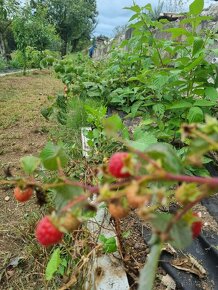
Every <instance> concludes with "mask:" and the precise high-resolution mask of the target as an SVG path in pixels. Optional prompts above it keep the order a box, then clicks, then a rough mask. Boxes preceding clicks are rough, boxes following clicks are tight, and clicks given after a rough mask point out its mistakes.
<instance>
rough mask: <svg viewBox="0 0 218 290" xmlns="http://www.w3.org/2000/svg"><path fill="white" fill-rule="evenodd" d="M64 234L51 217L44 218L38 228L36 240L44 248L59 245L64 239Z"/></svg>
mask: <svg viewBox="0 0 218 290" xmlns="http://www.w3.org/2000/svg"><path fill="white" fill-rule="evenodd" d="M63 235H64V234H63V233H62V232H60V231H59V230H58V229H57V228H56V227H55V226H54V225H53V224H52V222H51V220H50V217H49V216H45V217H44V218H42V219H41V220H40V221H39V223H38V224H37V227H36V238H37V240H38V242H39V243H40V244H41V245H43V246H50V245H54V244H57V243H59V242H60V241H61V239H62V238H63Z"/></svg>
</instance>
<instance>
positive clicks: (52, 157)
mask: <svg viewBox="0 0 218 290" xmlns="http://www.w3.org/2000/svg"><path fill="white" fill-rule="evenodd" d="M40 158H41V161H42V163H43V165H44V167H45V168H46V169H48V170H57V169H58V160H59V161H60V165H61V166H62V167H64V166H66V165H67V162H68V157H67V155H66V153H65V151H64V149H63V148H62V147H60V146H56V145H54V144H53V143H51V142H48V143H47V144H46V146H45V147H44V149H43V150H42V152H41V154H40Z"/></svg>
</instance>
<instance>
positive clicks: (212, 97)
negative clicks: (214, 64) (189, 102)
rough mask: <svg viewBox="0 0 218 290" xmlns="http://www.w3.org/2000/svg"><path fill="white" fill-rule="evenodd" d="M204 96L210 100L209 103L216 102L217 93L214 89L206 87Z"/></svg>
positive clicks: (217, 98)
mask: <svg viewBox="0 0 218 290" xmlns="http://www.w3.org/2000/svg"><path fill="white" fill-rule="evenodd" d="M205 96H206V97H207V98H208V99H209V100H210V101H216V100H218V92H217V90H216V89H215V88H214V87H208V88H206V89H205Z"/></svg>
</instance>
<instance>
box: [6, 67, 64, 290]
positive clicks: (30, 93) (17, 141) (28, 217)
mask: <svg viewBox="0 0 218 290" xmlns="http://www.w3.org/2000/svg"><path fill="white" fill-rule="evenodd" d="M62 91H63V85H62V83H61V82H60V81H59V80H57V79H56V78H55V77H54V76H53V75H52V74H51V73H50V72H48V71H43V72H38V73H37V72H34V73H31V74H29V75H28V76H25V77H24V76H22V75H10V76H5V77H0V108H1V114H0V148H1V149H0V169H3V168H7V166H8V165H9V166H10V169H11V171H12V173H13V174H14V175H15V176H17V175H18V174H19V173H20V169H19V168H20V165H19V159H20V157H22V156H24V155H26V154H28V155H30V154H33V155H36V154H38V152H39V151H40V149H41V148H42V147H43V146H44V144H45V143H46V142H47V138H48V131H49V129H50V127H51V126H55V125H52V123H50V122H49V123H48V122H47V121H46V120H45V119H44V118H43V117H42V116H41V114H40V110H41V108H42V107H43V106H47V105H49V101H48V97H49V96H54V95H55V94H56V93H58V92H62ZM0 171H1V172H0V176H3V170H0ZM0 178H1V177H0ZM12 192H13V189H12V188H8V187H1V188H0V206H1V211H0V260H1V267H0V285H4V288H1V286H0V289H13V290H18V289H28V290H31V289H56V286H55V284H54V283H53V282H51V283H49V284H48V283H47V282H46V281H45V279H44V271H45V267H46V264H47V261H48V259H49V255H50V254H49V253H50V250H45V249H43V248H42V247H40V246H39V245H38V244H37V243H36V240H35V237H34V229H35V224H36V222H37V221H38V220H39V219H40V217H41V216H42V215H43V210H42V209H39V206H38V205H36V204H35V200H34V199H33V200H32V201H30V202H27V204H24V205H23V204H18V203H17V202H16V201H15V200H14V198H13V194H12ZM6 197H9V201H6V200H5V198H6ZM14 259H18V260H19V263H18V264H17V265H16V266H14V267H11V266H10V267H8V264H9V263H10V262H11V261H12V262H13V261H14Z"/></svg>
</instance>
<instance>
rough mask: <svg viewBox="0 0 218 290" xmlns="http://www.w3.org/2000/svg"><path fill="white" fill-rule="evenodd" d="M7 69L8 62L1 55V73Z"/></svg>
mask: <svg viewBox="0 0 218 290" xmlns="http://www.w3.org/2000/svg"><path fill="white" fill-rule="evenodd" d="M5 68H7V62H6V60H5V59H4V58H3V57H2V56H1V55H0V71H1V70H4V69H5Z"/></svg>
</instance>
